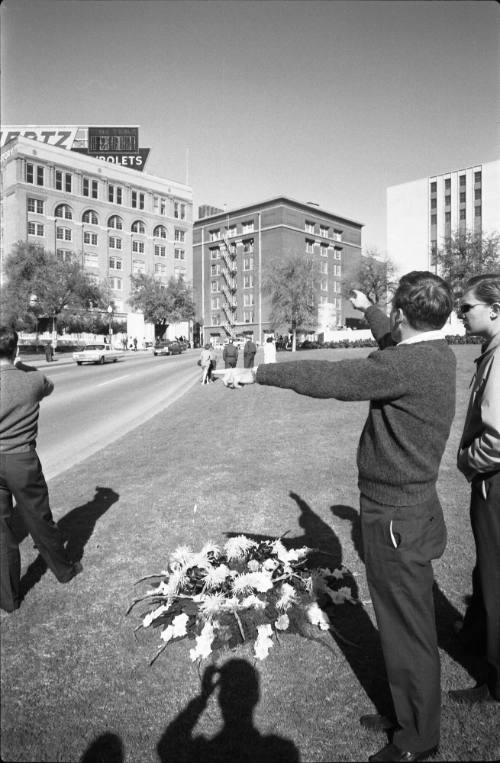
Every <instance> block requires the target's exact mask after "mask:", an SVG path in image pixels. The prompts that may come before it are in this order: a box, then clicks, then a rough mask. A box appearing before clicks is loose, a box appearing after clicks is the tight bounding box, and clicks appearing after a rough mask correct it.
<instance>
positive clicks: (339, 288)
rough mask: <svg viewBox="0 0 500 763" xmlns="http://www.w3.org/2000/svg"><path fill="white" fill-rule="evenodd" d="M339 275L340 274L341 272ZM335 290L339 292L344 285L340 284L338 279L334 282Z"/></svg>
mask: <svg viewBox="0 0 500 763" xmlns="http://www.w3.org/2000/svg"><path fill="white" fill-rule="evenodd" d="M338 275H340V273H339V274H338ZM333 291H334V292H336V293H337V294H339V293H340V292H341V291H342V286H341V285H340V283H339V282H338V281H334V282H333Z"/></svg>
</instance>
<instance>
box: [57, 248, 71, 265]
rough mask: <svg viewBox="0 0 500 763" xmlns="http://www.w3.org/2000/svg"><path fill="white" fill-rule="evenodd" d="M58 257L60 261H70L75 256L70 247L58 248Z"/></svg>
mask: <svg viewBox="0 0 500 763" xmlns="http://www.w3.org/2000/svg"><path fill="white" fill-rule="evenodd" d="M56 257H57V259H58V260H59V261H60V262H69V261H70V260H71V259H72V258H73V252H70V251H69V250H68V249H56Z"/></svg>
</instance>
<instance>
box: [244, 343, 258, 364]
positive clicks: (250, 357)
mask: <svg viewBox="0 0 500 763" xmlns="http://www.w3.org/2000/svg"><path fill="white" fill-rule="evenodd" d="M256 352H257V345H256V344H255V343H254V341H253V340H252V339H247V341H246V342H245V346H244V348H243V368H252V367H253V361H254V358H255V354H256Z"/></svg>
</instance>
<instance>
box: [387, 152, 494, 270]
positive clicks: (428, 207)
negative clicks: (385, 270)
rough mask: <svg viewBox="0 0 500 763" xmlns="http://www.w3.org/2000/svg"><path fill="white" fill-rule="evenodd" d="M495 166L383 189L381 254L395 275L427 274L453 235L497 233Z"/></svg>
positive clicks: (483, 165)
mask: <svg viewBox="0 0 500 763" xmlns="http://www.w3.org/2000/svg"><path fill="white" fill-rule="evenodd" d="M499 220H500V161H494V162H487V163H484V164H479V165H477V166H475V167H467V168H465V169H461V170H454V171H453V172H446V173H444V174H442V175H436V176H434V177H428V178H421V179H420V180H413V181H412V182H409V183H402V184H401V185H395V186H391V187H389V188H388V189H387V253H388V256H389V257H390V259H391V260H393V262H394V263H395V264H396V266H397V268H398V270H399V271H400V273H404V272H407V271H410V270H431V269H433V252H434V251H435V250H436V249H437V248H438V247H441V246H442V245H443V242H444V240H445V239H446V238H447V237H449V236H450V235H451V234H454V233H456V232H457V231H458V232H460V231H466V230H467V231H472V232H474V233H482V234H484V235H488V234H490V233H494V232H495V231H498V230H499V228H500V225H499Z"/></svg>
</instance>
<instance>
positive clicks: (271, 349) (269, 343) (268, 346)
mask: <svg viewBox="0 0 500 763" xmlns="http://www.w3.org/2000/svg"><path fill="white" fill-rule="evenodd" d="M263 362H264V363H276V345H275V344H274V341H273V338H272V336H268V337H267V339H266V341H265V342H264V360H263Z"/></svg>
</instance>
